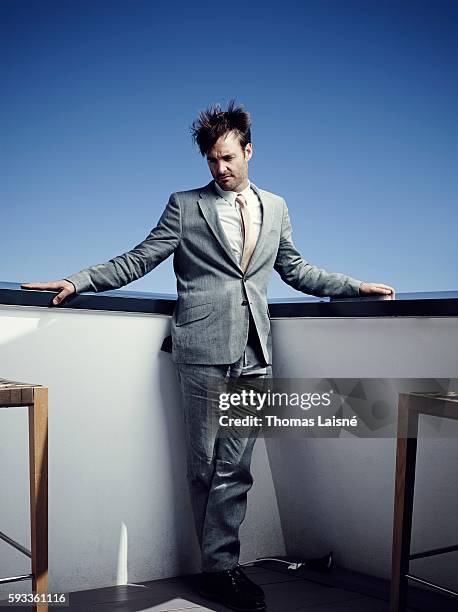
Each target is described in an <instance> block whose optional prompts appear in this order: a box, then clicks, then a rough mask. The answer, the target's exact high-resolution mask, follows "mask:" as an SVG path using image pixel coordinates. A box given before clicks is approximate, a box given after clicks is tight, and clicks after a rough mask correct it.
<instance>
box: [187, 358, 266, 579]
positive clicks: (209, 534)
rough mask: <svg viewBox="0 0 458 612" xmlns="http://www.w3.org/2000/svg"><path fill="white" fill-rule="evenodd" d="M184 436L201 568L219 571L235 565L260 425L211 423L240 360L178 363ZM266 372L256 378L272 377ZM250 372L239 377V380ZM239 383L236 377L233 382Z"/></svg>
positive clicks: (243, 378) (237, 558)
mask: <svg viewBox="0 0 458 612" xmlns="http://www.w3.org/2000/svg"><path fill="white" fill-rule="evenodd" d="M176 366H177V372H178V379H179V382H180V386H181V392H182V398H183V402H182V405H183V414H184V421H185V426H186V438H187V440H186V441H187V480H188V485H189V489H190V494H191V503H192V509H193V514H194V522H195V527H196V532H197V538H198V541H199V545H200V549H201V554H202V571H204V572H218V571H223V570H227V569H232V568H234V567H235V566H236V565H237V564H238V560H239V553H240V540H239V528H240V525H241V523H242V522H243V520H244V518H245V513H246V506H247V493H248V491H249V490H250V488H251V486H252V484H253V478H252V475H251V472H250V464H251V456H252V452H253V447H254V444H255V442H256V438H257V435H258V430H259V428H256V427H253V428H249V430H248V435H247V428H246V427H245V428H237V427H232V428H230V430H229V431H228V430H227V429H226V428H224V433H222V430H223V428H222V427H218V426H215V420H214V419H212V416H211V412H212V411H213V414H217V413H218V410H219V407H218V398H219V393H220V391H221V387H219V389H218V388H217V387H216V386H215V384H212V382H213V383H216V384H218V385H222V383H224V381H225V380H227V379H228V378H238V377H239V376H240V371H241V367H240V366H241V359H240V360H239V361H238V362H236V363H234V364H227V365H200V364H183V363H178V364H176ZM271 372H272V369H271V366H268V367H267V373H266V374H265V375H263V376H260V377H256V378H264V377H265V376H268V377H270V376H271ZM254 378H255V377H254V376H253V377H251V376H243V377H241V378H239V380H240V381H241V382H242V380H244V381H248V379H254ZM237 382H238V381H237Z"/></svg>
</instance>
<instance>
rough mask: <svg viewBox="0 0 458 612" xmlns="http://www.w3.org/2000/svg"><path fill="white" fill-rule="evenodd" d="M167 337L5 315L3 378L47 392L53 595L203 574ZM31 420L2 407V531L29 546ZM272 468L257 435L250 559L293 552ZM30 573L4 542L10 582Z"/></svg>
mask: <svg viewBox="0 0 458 612" xmlns="http://www.w3.org/2000/svg"><path fill="white" fill-rule="evenodd" d="M168 328H169V318H168V317H165V316H158V315H148V314H133V313H132V314H131V313H108V312H97V311H84V310H83V311H82V310H71V309H66V310H59V309H57V308H55V309H52V310H50V309H48V308H35V307H22V306H20V307H6V306H3V307H0V377H1V378H8V379H12V380H19V381H25V382H32V383H38V384H42V385H45V386H48V387H49V568H50V569H49V572H50V573H49V590H50V591H55V592H57V591H61V592H62V591H63V592H66V591H73V590H80V589H87V588H93V587H99V586H108V585H113V584H124V583H126V582H138V581H141V580H152V579H155V578H161V577H166V576H173V575H177V574H183V573H189V572H193V571H198V570H199V563H198V560H199V553H198V548H197V541H196V539H195V535H194V531H193V523H192V519H191V508H190V503H189V497H188V490H187V484H186V480H185V454H184V432H183V423H182V417H181V411H180V402H179V392H178V386H177V380H176V376H175V368H174V365H173V363H172V361H171V359H170V356H169V355H168V354H166V353H164V352H161V351H160V346H161V343H162V339H163V338H164V336H166V335H167V333H168ZM26 415H27V409H26V408H12V409H2V410H1V412H0V465H1V468H0V490H1V491H2V508H1V514H0V531H3V532H4V533H6V534H7V535H9V536H10V537H12V538H14V539H15V540H17V541H19V542H21V543H22V544H24V545H25V546H27V547H30V535H29V517H28V504H29V499H28V459H27V435H28V434H27V416H26ZM266 467H268V460H267V457H266V449H265V445H264V442H263V441H262V440H260V441H258V442H257V444H256V447H255V453H254V457H253V472H254V476H255V485H254V486H253V489H252V492H251V494H250V498H249V508H248V513H247V519H246V522H245V524H244V525H243V527H242V538H243V558H244V559H246V560H250V559H252V558H253V557H256V556H261V555H265V554H271V553H276V554H282V553H284V552H285V549H284V542H283V534H282V531H281V526H280V519H279V514H278V507H277V500H276V496H275V491H274V487H273V483H272V477H271V473H270V470H269V469H266ZM29 572H30V561H29V559H28V558H27V557H25V556H23V555H21V554H20V553H19V552H17V551H16V550H15V549H13V548H11V547H9V546H8V545H6V544H5V543H4V542H2V541H0V577H6V576H13V575H17V574H27V573H29ZM30 588H31V582H30V581H27V582H20V583H11V584H5V585H1V589H2V590H3V591H10V592H13V591H15V592H23V591H24V590H30Z"/></svg>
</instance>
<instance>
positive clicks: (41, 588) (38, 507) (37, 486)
mask: <svg viewBox="0 0 458 612" xmlns="http://www.w3.org/2000/svg"><path fill="white" fill-rule="evenodd" d="M33 398H34V403H33V405H31V406H29V465H30V526H31V553H32V573H33V574H34V578H33V579H32V591H34V592H38V593H47V592H48V389H46V388H39V387H35V388H34V396H33ZM33 610H34V612H45V611H47V610H48V604H47V603H44V604H38V605H35V606H33Z"/></svg>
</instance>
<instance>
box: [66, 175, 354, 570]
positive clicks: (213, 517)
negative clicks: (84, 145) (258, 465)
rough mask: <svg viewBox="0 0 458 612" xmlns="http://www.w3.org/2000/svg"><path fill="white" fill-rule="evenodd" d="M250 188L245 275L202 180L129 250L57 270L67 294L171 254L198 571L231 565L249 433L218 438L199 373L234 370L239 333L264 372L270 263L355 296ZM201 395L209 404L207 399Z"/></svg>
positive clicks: (100, 287)
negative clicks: (252, 244) (250, 240)
mask: <svg viewBox="0 0 458 612" xmlns="http://www.w3.org/2000/svg"><path fill="white" fill-rule="evenodd" d="M251 186H252V188H253V190H254V191H255V192H256V193H257V195H258V197H259V199H260V202H261V207H262V228H261V233H260V235H259V238H258V242H257V244H256V248H255V250H254V252H253V255H252V258H251V261H250V263H249V265H248V268H247V270H246V272H245V273H244V272H243V271H242V270H241V268H240V266H239V263H238V261H237V260H236V258H235V256H234V253H233V251H232V249H231V246H230V244H229V242H228V240H227V238H226V235H225V232H224V230H223V227H222V225H221V223H220V220H219V216H218V213H217V209H216V206H215V201H216V198H217V194H216V191H215V188H214V183H213V181H212V182H211V183H209V184H208V185H207V186H206V187H203V188H202V189H194V190H192V191H183V192H180V193H173V194H172V195H171V196H170V200H169V202H168V204H167V207H166V208H165V210H164V213H163V214H162V216H161V218H160V220H159V223H158V225H157V226H156V227H155V228H154V229H153V230H152V231H151V233H150V234H149V236H148V237H147V238H146V239H145V240H144V241H143V242H141V243H140V244H139V245H137V246H136V247H135V248H134V249H132V250H131V251H128V252H127V253H124V254H123V255H120V256H119V257H115V258H114V259H111V260H110V261H108V262H107V263H104V264H100V265H96V266H92V267H90V268H86V269H85V270H82V271H81V272H78V273H77V274H73V275H71V276H69V277H67V280H69V281H71V282H72V283H73V284H74V285H75V287H76V290H77V292H81V291H105V290H108V289H116V288H118V287H122V286H123V285H127V284H128V283H131V282H132V281H134V280H136V279H137V278H140V277H141V276H143V275H145V274H147V273H148V272H150V270H152V269H153V268H154V267H155V266H157V265H158V264H159V263H161V261H163V260H164V259H166V258H167V257H168V256H169V255H171V254H172V253H173V254H174V259H173V265H174V269H175V274H176V278H177V290H178V302H177V306H176V308H175V311H174V314H173V318H172V340H173V350H172V352H173V359H174V361H175V362H176V364H177V374H178V379H179V382H180V385H181V391H182V395H183V410H184V420H185V423H186V439H187V477H188V482H189V486H190V490H191V502H192V507H193V513H194V519H195V525H196V532H197V536H198V539H199V544H200V547H201V551H202V569H203V570H204V571H210V572H211V571H222V570H226V569H231V568H233V567H234V566H235V565H237V562H238V558H239V551H240V542H239V538H238V532H239V527H240V524H241V523H242V521H243V519H244V516H245V511H246V503H247V492H248V490H249V489H250V487H251V485H252V482H253V479H252V476H251V473H250V463H251V454H252V451H253V447H254V443H255V440H256V435H257V433H258V432H257V430H254V429H253V430H252V431H251V432H250V435H249V436H247V435H246V430H245V432H239V431H238V430H237V429H236V428H234V430H231V432H230V436H228V435H227V431H226V432H225V435H220V432H219V431H218V430H216V431H215V428H212V427H210V426H209V414H208V410H209V403H208V400H209V398H210V395H211V393H212V392H211V388H210V387H209V386H208V381H209V380H210V378H217V379H219V380H226V379H227V377H235V378H237V377H239V376H240V372H241V363H242V357H243V354H244V351H245V347H246V346H247V340H248V335H249V333H250V343H251V341H252V340H251V339H252V338H253V336H254V337H255V338H256V342H255V345H256V347H257V348H256V351H257V353H258V354H259V355H258V357H259V358H258V361H259V362H260V363H261V362H262V361H264V362H265V364H266V365H267V368H266V374H267V376H269V375H270V374H271V365H270V364H271V358H272V355H271V340H270V338H271V335H270V321H269V311H268V308H267V296H266V293H267V284H268V282H269V279H270V276H271V272H272V268H275V269H276V270H277V272H279V274H280V276H281V277H282V279H283V280H284V281H285V282H286V283H288V284H289V285H291V286H292V287H294V288H295V289H298V290H299V291H303V292H304V293H312V294H314V295H319V296H322V295H339V296H343V295H348V296H351V295H358V292H359V284H360V282H359V281H357V280H355V279H353V278H351V277H349V276H346V275H344V274H329V273H328V272H326V271H325V270H321V269H319V268H316V267H315V266H312V265H311V264H309V263H307V262H305V261H304V260H303V259H302V258H301V256H300V254H299V253H298V251H297V250H296V248H295V246H294V244H293V242H292V239H291V223H290V220H289V215H288V209H287V208H286V204H285V201H284V199H283V198H281V197H279V196H277V195H274V194H273V193H269V192H268V191H264V190H262V189H258V188H257V187H256V186H255V185H253V184H251ZM250 346H251V344H250ZM248 378H249V377H248ZM248 378H246V380H248ZM211 402H213V404H217V397H216V398H213V399H211ZM211 402H210V403H211Z"/></svg>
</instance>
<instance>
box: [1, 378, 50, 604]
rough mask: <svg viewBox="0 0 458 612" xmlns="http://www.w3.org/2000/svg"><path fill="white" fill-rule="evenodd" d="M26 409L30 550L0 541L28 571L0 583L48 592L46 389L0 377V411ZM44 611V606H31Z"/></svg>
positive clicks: (2, 535) (13, 542) (5, 538)
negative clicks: (25, 583)
mask: <svg viewBox="0 0 458 612" xmlns="http://www.w3.org/2000/svg"><path fill="white" fill-rule="evenodd" d="M16 406H27V407H28V409H29V411H28V413H29V414H28V417H29V474H30V528H31V550H30V551H29V550H27V548H25V547H24V546H22V545H21V544H19V543H18V542H16V541H15V540H13V539H12V538H9V537H8V536H7V535H5V534H4V533H2V532H0V538H1V539H2V540H4V541H5V542H7V543H8V544H10V545H11V546H13V547H14V548H16V549H17V550H19V551H21V552H22V553H23V554H25V555H27V556H28V557H30V558H31V562H32V563H31V565H32V568H31V569H32V572H31V574H26V575H24V576H10V577H8V578H1V577H0V583H7V582H18V581H20V580H30V579H31V580H32V591H33V592H37V593H46V592H47V591H48V389H47V388H46V387H42V386H40V385H33V384H28V383H20V382H15V381H11V380H5V379H4V378H0V408H11V407H16ZM33 610H34V611H36V612H44V611H45V610H48V605H47V603H43V604H38V605H34V606H33Z"/></svg>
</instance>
